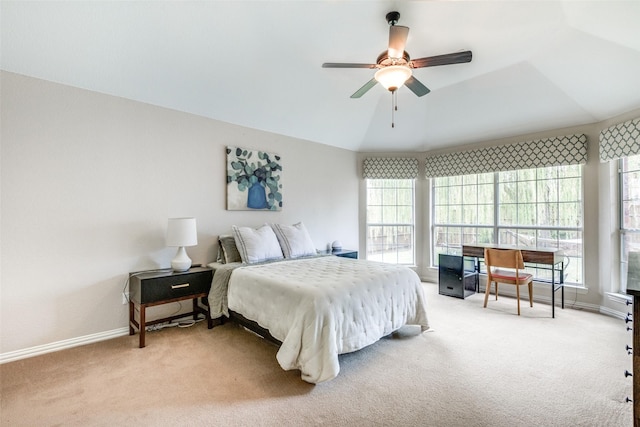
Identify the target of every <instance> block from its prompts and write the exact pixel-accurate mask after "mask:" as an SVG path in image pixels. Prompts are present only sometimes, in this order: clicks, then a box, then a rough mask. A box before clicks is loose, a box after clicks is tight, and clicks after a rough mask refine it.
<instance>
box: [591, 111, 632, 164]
mask: <svg viewBox="0 0 640 427" xmlns="http://www.w3.org/2000/svg"><path fill="white" fill-rule="evenodd" d="M635 154H640V118H638V119H634V120H629V121H628V122H624V123H620V124H617V125H615V126H611V127H610V128H607V129H604V130H603V131H602V132H600V161H602V162H606V161H607V160H614V159H619V158H621V157H628V156H633V155H635Z"/></svg>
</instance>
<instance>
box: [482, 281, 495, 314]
mask: <svg viewBox="0 0 640 427" xmlns="http://www.w3.org/2000/svg"><path fill="white" fill-rule="evenodd" d="M496 286H497V285H496ZM490 292H491V282H490V281H488V280H487V286H486V289H485V291H484V308H487V301H488V300H489V293H490Z"/></svg>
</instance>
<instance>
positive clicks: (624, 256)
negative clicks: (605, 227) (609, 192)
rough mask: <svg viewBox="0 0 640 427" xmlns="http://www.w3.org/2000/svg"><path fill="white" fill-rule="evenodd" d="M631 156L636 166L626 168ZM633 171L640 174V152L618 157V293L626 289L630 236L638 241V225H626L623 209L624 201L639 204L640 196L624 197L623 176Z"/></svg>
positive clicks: (624, 185) (625, 186)
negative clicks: (629, 168)
mask: <svg viewBox="0 0 640 427" xmlns="http://www.w3.org/2000/svg"><path fill="white" fill-rule="evenodd" d="M630 158H633V160H639V161H638V167H637V168H636V169H632V170H626V169H627V163H628V162H629V159H630ZM634 173H636V174H638V175H640V154H636V155H633V156H628V157H622V158H620V159H618V222H619V228H618V238H619V242H620V247H619V251H620V267H619V269H620V289H619V292H620V293H625V292H626V290H627V271H628V260H629V250H628V249H629V247H630V246H631V245H632V244H633V243H632V242H631V240H633V239H632V237H635V238H636V240H637V241H640V227H638V228H634V227H626V225H625V224H626V221H625V217H626V210H625V202H627V201H628V202H633V201H636V203H637V205H639V206H640V197H635V198H626V199H625V191H626V190H628V189H627V185H626V183H627V182H628V180H625V176H632V175H633V174H634ZM637 181H638V186H639V187H640V176H639V178H638V179H637Z"/></svg>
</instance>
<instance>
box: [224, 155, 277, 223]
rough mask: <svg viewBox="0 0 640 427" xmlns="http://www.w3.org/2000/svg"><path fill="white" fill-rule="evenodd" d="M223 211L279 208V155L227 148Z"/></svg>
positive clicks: (271, 209) (275, 209)
mask: <svg viewBox="0 0 640 427" xmlns="http://www.w3.org/2000/svg"><path fill="white" fill-rule="evenodd" d="M227 210H269V211H279V210H282V165H281V164H280V156H279V155H277V154H273V153H265V152H264V151H255V150H247V149H245V148H239V147H227Z"/></svg>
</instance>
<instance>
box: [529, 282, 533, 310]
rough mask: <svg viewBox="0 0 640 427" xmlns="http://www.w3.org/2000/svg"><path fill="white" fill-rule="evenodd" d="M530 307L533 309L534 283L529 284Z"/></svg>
mask: <svg viewBox="0 0 640 427" xmlns="http://www.w3.org/2000/svg"><path fill="white" fill-rule="evenodd" d="M529 305H530V306H531V307H533V282H529Z"/></svg>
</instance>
